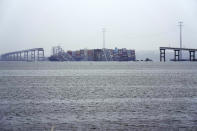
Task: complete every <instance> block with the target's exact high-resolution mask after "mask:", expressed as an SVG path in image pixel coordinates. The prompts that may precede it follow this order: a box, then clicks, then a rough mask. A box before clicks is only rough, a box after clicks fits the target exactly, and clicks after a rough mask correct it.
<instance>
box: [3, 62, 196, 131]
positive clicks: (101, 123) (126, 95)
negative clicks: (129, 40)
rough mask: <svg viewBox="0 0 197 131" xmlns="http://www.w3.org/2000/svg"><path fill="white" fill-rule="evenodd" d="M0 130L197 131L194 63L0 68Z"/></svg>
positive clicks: (15, 65) (41, 64) (5, 65)
mask: <svg viewBox="0 0 197 131" xmlns="http://www.w3.org/2000/svg"><path fill="white" fill-rule="evenodd" d="M0 130H1V131H4V130H16V131H19V130H22V131H28V130H35V131H39V130H42V131H43V130H46V131H50V130H53V131H59V130H73V131H75V130H77V131H78V130H79V131H87V130H96V131H97V130H98V131H105V130H123V131H127V130H132V131H133V130H140V131H158V130H160V131H174V130H175V131H184V130H192V131H196V130H197V62H166V63H163V62H161V63H159V62H158V63H157V62H147V63H146V62H35V63H34V62H0Z"/></svg>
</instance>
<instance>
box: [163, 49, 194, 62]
mask: <svg viewBox="0 0 197 131" xmlns="http://www.w3.org/2000/svg"><path fill="white" fill-rule="evenodd" d="M165 50H174V61H181V59H180V55H181V53H180V52H181V51H188V52H189V60H190V61H196V59H195V52H196V51H197V49H192V48H176V47H160V61H162V60H163V61H166V52H165Z"/></svg>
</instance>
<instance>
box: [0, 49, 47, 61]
mask: <svg viewBox="0 0 197 131" xmlns="http://www.w3.org/2000/svg"><path fill="white" fill-rule="evenodd" d="M44 58H45V57H44V49H43V48H33V49H27V50H21V51H15V52H9V53H5V54H2V55H1V60H3V61H43V60H44Z"/></svg>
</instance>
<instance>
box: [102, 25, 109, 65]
mask: <svg viewBox="0 0 197 131" xmlns="http://www.w3.org/2000/svg"><path fill="white" fill-rule="evenodd" d="M105 32H106V30H105V28H103V55H104V57H105V60H106V61H108V60H107V56H106V50H105Z"/></svg>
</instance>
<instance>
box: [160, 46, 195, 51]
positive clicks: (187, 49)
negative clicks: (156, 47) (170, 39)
mask: <svg viewBox="0 0 197 131" xmlns="http://www.w3.org/2000/svg"><path fill="white" fill-rule="evenodd" d="M160 50H186V51H197V49H192V48H176V47H160Z"/></svg>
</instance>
